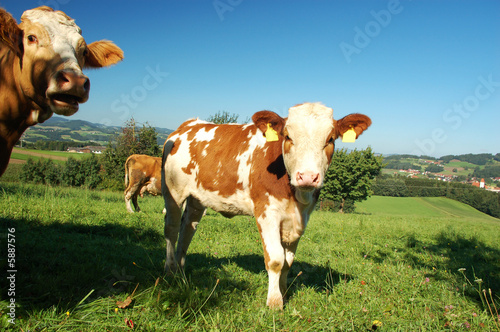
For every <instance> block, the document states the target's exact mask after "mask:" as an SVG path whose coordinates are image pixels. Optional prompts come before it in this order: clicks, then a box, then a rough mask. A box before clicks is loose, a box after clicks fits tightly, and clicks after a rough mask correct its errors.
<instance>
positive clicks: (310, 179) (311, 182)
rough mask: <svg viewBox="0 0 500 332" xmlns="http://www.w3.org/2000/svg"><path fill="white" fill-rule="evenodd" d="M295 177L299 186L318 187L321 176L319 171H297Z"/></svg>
mask: <svg viewBox="0 0 500 332" xmlns="http://www.w3.org/2000/svg"><path fill="white" fill-rule="evenodd" d="M295 179H296V180H297V185H298V186H299V187H318V186H319V184H320V176H319V173H317V172H311V171H305V172H297V176H296V178H295Z"/></svg>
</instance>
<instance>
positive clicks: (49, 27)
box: [0, 6, 123, 176]
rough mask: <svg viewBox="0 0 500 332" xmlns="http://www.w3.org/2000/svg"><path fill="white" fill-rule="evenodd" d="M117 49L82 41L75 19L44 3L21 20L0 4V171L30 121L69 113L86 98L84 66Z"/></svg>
mask: <svg viewBox="0 0 500 332" xmlns="http://www.w3.org/2000/svg"><path fill="white" fill-rule="evenodd" d="M122 59H123V52H122V50H121V49H120V48H119V47H118V46H116V45H115V44H113V43H112V42H110V41H98V42H94V43H92V44H89V45H87V44H86V43H85V40H84V39H83V37H82V35H81V30H80V28H79V27H78V26H77V25H76V24H75V22H74V21H73V20H72V19H71V18H69V17H68V16H67V15H66V14H65V13H63V12H61V11H54V10H52V8H49V7H45V6H44V7H39V8H35V9H32V10H27V11H25V12H24V13H23V15H22V17H21V24H19V25H18V24H17V23H16V21H15V19H14V18H13V17H12V16H11V15H10V14H9V13H7V12H6V11H5V10H4V9H1V8H0V176H1V175H2V174H3V172H4V171H5V169H6V168H7V165H8V163H9V158H10V155H11V152H12V148H13V147H14V145H15V144H16V142H17V141H18V140H19V138H20V137H21V135H22V134H23V132H24V131H25V130H26V129H27V128H28V127H30V126H33V125H35V124H37V123H41V122H44V121H45V120H47V119H48V118H50V117H51V116H52V114H53V113H56V114H59V115H66V116H69V115H72V114H74V113H75V112H76V111H78V105H79V104H80V103H84V102H86V101H87V99H88V98H89V90H90V81H89V79H88V77H87V76H85V75H83V73H82V67H84V68H99V67H106V66H110V65H113V64H115V63H117V62H119V61H120V60H122Z"/></svg>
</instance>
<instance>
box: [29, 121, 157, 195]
mask: <svg viewBox="0 0 500 332" xmlns="http://www.w3.org/2000/svg"><path fill="white" fill-rule="evenodd" d="M64 143H67V142H64ZM93 145H95V144H93ZM49 146H50V145H49ZM132 154H147V155H150V156H155V157H159V156H160V154H161V148H160V146H159V145H158V144H157V132H156V130H155V128H153V127H151V126H150V125H149V124H144V125H143V126H142V127H140V128H138V125H137V123H136V122H135V120H134V119H133V118H132V119H130V120H129V121H127V122H126V123H125V126H124V127H123V128H122V129H121V132H120V133H119V134H118V135H116V136H114V137H112V138H111V140H110V141H109V144H108V146H107V147H106V150H104V152H103V154H102V155H100V156H97V155H94V154H91V155H90V156H89V157H87V158H83V159H82V160H76V159H74V158H71V157H70V158H68V161H67V162H66V163H64V164H62V165H59V164H56V163H54V162H53V161H52V160H50V159H39V160H38V161H34V160H33V159H29V160H28V161H27V162H26V163H25V164H24V165H23V167H22V170H21V173H20V176H19V177H20V180H21V181H23V182H30V183H41V184H47V185H65V186H72V187H86V188H89V189H112V190H123V189H124V164H125V161H126V160H127V158H128V157H129V156H130V155H132Z"/></svg>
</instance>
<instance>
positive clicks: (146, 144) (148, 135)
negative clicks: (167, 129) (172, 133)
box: [138, 122, 161, 157]
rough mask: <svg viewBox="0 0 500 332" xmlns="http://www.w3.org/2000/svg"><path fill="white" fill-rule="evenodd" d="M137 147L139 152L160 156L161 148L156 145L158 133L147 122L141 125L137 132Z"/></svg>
mask: <svg viewBox="0 0 500 332" xmlns="http://www.w3.org/2000/svg"><path fill="white" fill-rule="evenodd" d="M138 141H139V142H138V149H139V151H140V153H142V154H147V155H148V156H152V157H160V156H161V148H160V146H159V145H158V143H157V142H158V133H157V132H156V129H155V128H153V127H151V126H150V125H149V123H147V122H146V124H144V125H142V128H141V129H140V130H139V134H138Z"/></svg>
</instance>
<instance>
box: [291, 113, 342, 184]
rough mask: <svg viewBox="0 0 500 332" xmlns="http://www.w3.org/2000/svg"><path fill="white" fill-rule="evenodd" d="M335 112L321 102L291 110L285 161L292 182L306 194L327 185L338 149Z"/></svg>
mask: <svg viewBox="0 0 500 332" xmlns="http://www.w3.org/2000/svg"><path fill="white" fill-rule="evenodd" d="M333 129H334V123H333V110H332V109H331V108H329V107H326V106H323V105H322V104H319V103H312V104H311V103H307V104H301V105H297V106H294V107H292V108H290V110H289V114H288V119H287V120H286V124H285V128H284V129H283V136H284V137H285V139H284V141H283V161H284V163H285V167H286V169H287V172H288V174H289V176H290V183H291V185H292V186H294V187H296V188H297V189H299V190H302V191H312V190H315V189H317V188H319V187H321V185H322V184H323V179H324V177H325V172H326V170H327V169H328V165H329V163H330V160H331V157H332V154H333V150H334V139H335V138H334V137H333V135H334V130H333Z"/></svg>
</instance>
